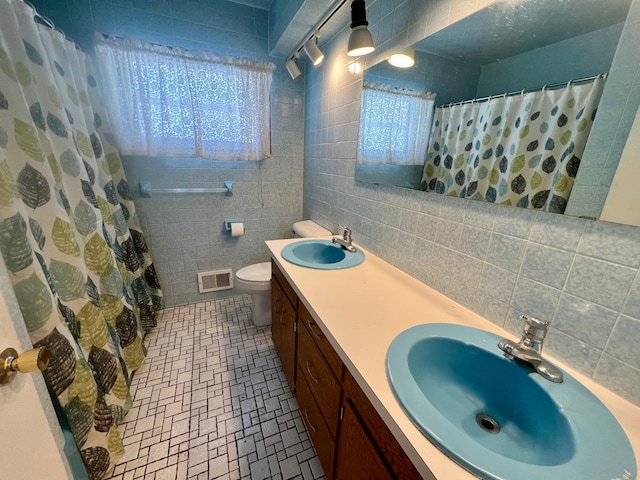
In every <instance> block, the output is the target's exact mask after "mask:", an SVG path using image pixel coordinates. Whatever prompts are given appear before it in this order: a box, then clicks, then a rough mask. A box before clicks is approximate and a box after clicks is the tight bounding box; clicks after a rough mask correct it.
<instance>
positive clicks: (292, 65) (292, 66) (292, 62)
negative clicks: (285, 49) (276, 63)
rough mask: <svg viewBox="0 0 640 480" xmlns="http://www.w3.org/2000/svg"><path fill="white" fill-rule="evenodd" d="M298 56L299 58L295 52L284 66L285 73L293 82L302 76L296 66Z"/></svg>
mask: <svg viewBox="0 0 640 480" xmlns="http://www.w3.org/2000/svg"><path fill="white" fill-rule="evenodd" d="M298 56H299V53H298V52H296V53H295V54H294V56H293V57H291V58H290V59H289V60H287V64H286V66H287V71H288V72H289V75H291V78H292V79H293V80H295V79H296V78H298V77H299V76H300V75H302V72H301V71H300V68H299V67H298V64H297V63H296V59H297V58H298Z"/></svg>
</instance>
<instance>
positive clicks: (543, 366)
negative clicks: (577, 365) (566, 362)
mask: <svg viewBox="0 0 640 480" xmlns="http://www.w3.org/2000/svg"><path fill="white" fill-rule="evenodd" d="M520 318H521V319H523V320H524V321H525V326H524V330H523V331H522V337H521V338H520V341H519V342H518V343H516V342H514V341H513V340H509V339H507V338H503V339H502V340H500V341H499V342H498V348H499V349H500V350H502V351H503V352H504V356H505V357H507V358H508V359H509V360H514V361H516V362H519V363H523V364H525V365H527V366H528V367H529V368H531V369H533V370H535V371H536V372H537V373H539V374H540V375H542V376H543V377H544V378H546V379H547V380H551V381H552V382H554V383H562V380H563V378H562V371H561V370H560V369H559V368H558V367H556V366H555V365H553V364H552V363H550V362H548V361H547V360H545V359H544V358H542V344H543V343H544V338H545V336H546V335H547V330H548V328H549V324H550V322H547V321H545V320H538V319H537V318H533V317H528V316H527V315H520Z"/></svg>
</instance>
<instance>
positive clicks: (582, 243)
mask: <svg viewBox="0 0 640 480" xmlns="http://www.w3.org/2000/svg"><path fill="white" fill-rule="evenodd" d="M389 3H390V2H386V1H382V0H377V1H376V2H375V3H372V4H371V3H369V2H368V3H367V4H368V6H369V7H368V20H369V23H370V27H371V31H372V33H373V34H374V40H375V41H376V44H377V45H378V51H377V52H376V54H374V58H373V59H372V60H374V61H375V55H379V56H380V57H381V58H384V51H385V50H388V49H389V48H391V47H404V46H405V45H409V44H412V43H414V42H415V41H416V40H418V39H420V38H422V37H424V36H425V35H426V34H427V33H431V32H433V31H435V30H437V29H438V28H440V27H441V26H442V25H447V24H449V23H451V22H453V21H455V20H457V19H459V18H460V17H461V16H464V15H466V14H469V13H471V12H470V11H469V10H474V9H476V8H480V7H482V4H483V3H485V4H486V2H480V1H479V2H458V1H454V0H449V1H439V2H429V3H427V2H424V1H419V0H409V1H406V2H402V3H400V4H398V3H397V2H396V5H397V7H396V8H395V9H394V8H393V7H392V6H390V5H388V4H389ZM631 8H632V11H631V14H630V18H629V20H628V22H627V24H626V26H625V33H623V38H624V37H625V35H626V34H629V35H628V36H627V37H626V38H627V39H628V41H630V42H632V44H633V40H632V38H637V37H638V32H639V31H640V0H634V1H633V3H632V7H631ZM465 9H466V10H465ZM387 25H393V28H392V29H389V28H388V27H387ZM394 32H395V33H394ZM347 38H348V32H347V30H346V29H345V30H343V31H342V32H341V33H339V34H338V35H336V36H334V37H333V38H332V39H330V40H329V41H327V42H326V43H325V44H324V45H322V48H323V51H324V52H325V55H326V57H325V62H324V63H323V64H322V65H321V66H320V67H319V68H314V67H311V66H309V65H307V68H306V71H305V74H304V78H305V82H306V109H305V116H306V119H305V165H304V217H305V218H311V219H313V220H315V221H316V222H318V223H320V224H322V225H324V226H325V227H327V228H333V227H334V226H335V225H336V224H337V223H338V222H339V223H342V224H345V225H348V226H350V227H352V228H353V230H354V232H353V236H354V240H355V241H356V242H360V243H361V244H362V245H364V246H365V247H367V248H369V249H371V250H372V251H373V252H374V253H376V254H377V255H379V256H381V257H382V258H384V259H385V260H387V261H388V262H390V263H392V264H394V265H396V266H397V267H399V268H401V269H402V270H404V271H406V272H408V273H409V274H411V275H412V276H414V277H416V278H418V279H419V280H421V281H423V282H424V283H426V284H428V285H430V286H431V287H433V288H435V289H437V290H439V291H441V292H443V293H444V294H446V295H448V296H449V297H451V298H453V299H454V300H456V301H457V302H459V303H461V304H463V305H465V306H466V307H468V308H470V309H472V310H474V311H476V312H478V313H479V314H481V315H483V316H485V317H486V318H487V319H489V320H491V321H492V322H494V323H496V324H498V325H501V326H503V327H505V328H506V329H507V330H509V331H510V332H512V333H514V334H518V333H519V332H520V331H521V329H522V322H521V321H520V320H519V319H518V315H519V314H520V313H527V314H529V315H534V316H537V317H540V318H543V319H547V320H551V321H552V322H553V324H552V325H553V326H552V329H551V332H550V335H549V338H548V343H547V349H548V350H549V351H550V352H552V354H553V355H554V356H555V357H557V358H559V359H562V360H563V361H565V362H566V363H568V364H569V365H571V366H573V367H575V368H576V369H578V370H580V371H581V372H583V373H585V374H587V375H589V376H591V377H592V378H594V379H595V380H596V381H598V382H600V383H601V384H603V385H604V386H606V387H607V388H609V389H611V390H613V391H615V392H616V393H618V394H619V395H621V396H623V397H625V398H627V399H628V400H630V401H632V402H634V403H636V404H638V405H640V350H639V349H638V348H637V345H638V343H639V342H640V273H639V267H640V228H635V227H629V226H624V225H615V224H608V223H603V222H593V221H588V220H584V219H579V218H575V217H570V216H560V215H553V214H547V213H542V212H533V211H529V210H523V209H517V208H510V207H501V206H496V205H492V204H486V203H480V202H473V201H469V200H461V199H456V198H450V197H444V196H439V195H428V194H425V193H423V192H416V191H410V190H405V189H396V188H390V187H381V186H374V185H366V184H361V183H356V182H355V181H354V171H355V157H356V144H357V134H358V117H359V110H360V88H361V77H360V76H359V75H356V74H353V73H351V72H350V71H349V70H347V68H346V66H347V64H348V63H349V62H350V61H352V60H351V59H349V57H347V56H346V54H345V52H346V44H347ZM621 50H622V51H623V52H622V53H621V51H620V50H619V51H618V53H617V57H619V56H620V55H622V54H623V53H624V52H627V53H624V54H625V55H627V56H629V55H632V54H633V53H635V54H640V53H639V52H640V48H636V50H635V52H633V51H631V52H629V51H628V50H629V48H628V47H627V46H626V43H623V45H622V47H621ZM378 52H379V53H378ZM367 61H371V60H369V59H367ZM638 65H640V62H635V63H630V64H629V66H628V69H629V70H630V71H632V72H635V71H637V69H638V68H639V67H638ZM614 68H621V67H620V66H619V65H615V64H614ZM636 78H640V75H636ZM634 85H635V84H634ZM628 87H629V88H628V89H627V90H626V93H624V95H625V97H624V98H623V99H621V102H623V101H624V102H626V101H629V102H632V100H633V98H632V97H633V96H634V95H636V90H635V87H634V88H633V89H632V88H631V85H629V86H628ZM620 94H621V95H623V92H621V93H620ZM634 113H635V109H634Z"/></svg>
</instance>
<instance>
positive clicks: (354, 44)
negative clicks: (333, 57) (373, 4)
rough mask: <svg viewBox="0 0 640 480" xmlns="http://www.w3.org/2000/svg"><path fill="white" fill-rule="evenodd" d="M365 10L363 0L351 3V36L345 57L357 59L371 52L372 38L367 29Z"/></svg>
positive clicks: (373, 48)
mask: <svg viewBox="0 0 640 480" xmlns="http://www.w3.org/2000/svg"><path fill="white" fill-rule="evenodd" d="M367 25H369V22H367V10H366V5H365V3H364V0H353V2H351V35H349V47H348V50H347V55H349V56H350V57H359V56H361V55H366V54H367V53H371V52H373V51H374V50H375V49H376V48H375V47H374V46H373V37H372V36H371V32H370V31H369V29H368V28H367Z"/></svg>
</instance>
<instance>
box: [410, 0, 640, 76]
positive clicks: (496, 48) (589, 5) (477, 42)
mask: <svg viewBox="0 0 640 480" xmlns="http://www.w3.org/2000/svg"><path fill="white" fill-rule="evenodd" d="M630 3H631V0H503V1H498V2H496V3H493V4H491V5H490V6H489V7H487V8H485V9H483V10H481V11H479V12H477V13H474V14H472V15H470V16H468V17H466V18H464V19H462V20H460V21H459V22H457V23H455V24H453V25H450V26H448V27H447V28H445V29H443V30H441V31H439V32H437V33H435V34H433V35H431V36H429V37H427V38H425V39H424V40H422V41H420V42H418V43H417V44H416V46H415V47H416V49H417V50H421V51H424V52H428V53H433V54H436V55H440V56H444V57H449V58H456V59H458V60H461V61H467V62H473V63H476V64H478V65H486V64H488V63H493V62H495V61H497V60H499V59H503V58H509V57H512V56H514V55H518V54H520V53H523V52H526V51H529V50H534V49H536V48H540V47H543V46H545V45H549V44H552V43H556V42H560V41H562V40H566V39H568V38H572V37H575V36H578V35H582V34H584V33H588V32H591V31H594V30H598V29H600V28H604V27H607V26H609V25H613V24H616V23H620V22H623V21H624V20H625V18H626V16H627V12H628V10H629V5H630Z"/></svg>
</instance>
